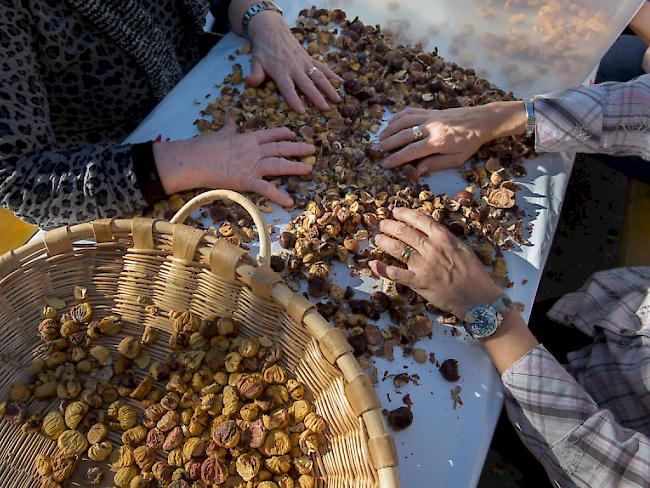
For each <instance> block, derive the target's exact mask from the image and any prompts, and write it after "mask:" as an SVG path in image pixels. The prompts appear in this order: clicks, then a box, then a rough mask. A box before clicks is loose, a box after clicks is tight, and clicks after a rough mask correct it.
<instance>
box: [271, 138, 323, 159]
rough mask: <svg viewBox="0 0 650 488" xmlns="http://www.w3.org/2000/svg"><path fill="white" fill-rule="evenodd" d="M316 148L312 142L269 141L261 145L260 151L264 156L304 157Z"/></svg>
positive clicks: (312, 152)
mask: <svg viewBox="0 0 650 488" xmlns="http://www.w3.org/2000/svg"><path fill="white" fill-rule="evenodd" d="M314 151H316V148H315V147H314V146H313V145H312V144H307V143H305V142H288V141H280V142H269V143H268V144H264V145H262V146H260V152H261V155H262V157H263V158H267V157H270V156H282V157H285V158H286V157H291V156H293V157H304V156H310V155H312V154H314Z"/></svg>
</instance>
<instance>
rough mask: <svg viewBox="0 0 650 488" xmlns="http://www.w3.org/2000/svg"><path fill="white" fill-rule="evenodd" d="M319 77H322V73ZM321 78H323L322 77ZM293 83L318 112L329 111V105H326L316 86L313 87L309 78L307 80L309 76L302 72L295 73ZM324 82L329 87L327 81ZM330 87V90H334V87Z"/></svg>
mask: <svg viewBox="0 0 650 488" xmlns="http://www.w3.org/2000/svg"><path fill="white" fill-rule="evenodd" d="M321 76H323V74H322V73H321ZM323 78H325V77H324V76H323ZM294 82H295V84H296V85H297V86H298V88H300V90H301V91H302V92H303V93H304V94H305V96H306V97H307V98H309V100H311V101H312V103H313V104H314V105H316V107H317V108H318V109H319V110H323V111H326V110H329V105H327V101H325V98H324V97H323V95H322V94H321V92H320V91H319V90H318V88H316V85H314V81H313V80H312V79H311V78H309V76H307V74H306V73H302V72H298V73H296V76H295V78H294ZM325 82H326V83H327V84H328V85H330V83H329V82H328V81H327V79H325ZM330 87H331V88H332V90H334V87H332V85H330Z"/></svg>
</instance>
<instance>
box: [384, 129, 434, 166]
mask: <svg viewBox="0 0 650 488" xmlns="http://www.w3.org/2000/svg"><path fill="white" fill-rule="evenodd" d="M409 132H410V130H409ZM411 137H412V136H411ZM382 147H383V145H382ZM436 149H437V148H436V147H435V146H432V145H431V144H430V143H429V141H427V140H421V141H418V142H413V143H411V144H409V145H407V146H406V147H404V148H403V149H400V150H399V151H397V152H396V153H393V154H391V155H390V156H388V157H387V158H386V159H384V160H383V161H382V163H381V165H382V166H383V167H384V168H396V167H398V166H401V165H403V164H405V163H408V162H410V161H415V160H416V159H420V158H423V157H425V156H429V155H430V154H431V153H434V152H436Z"/></svg>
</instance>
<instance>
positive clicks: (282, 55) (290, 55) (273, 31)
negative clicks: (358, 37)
mask: <svg viewBox="0 0 650 488" xmlns="http://www.w3.org/2000/svg"><path fill="white" fill-rule="evenodd" d="M248 32H249V34H250V36H251V39H252V42H253V57H252V60H251V75H250V76H248V77H247V78H246V80H245V81H246V84H248V85H250V86H259V85H260V84H261V83H262V82H264V79H265V78H266V76H269V77H271V78H273V80H275V83H276V84H277V85H278V89H279V90H280V93H282V95H284V98H285V99H286V100H287V103H288V104H289V105H290V106H291V108H293V109H294V110H295V111H296V112H299V113H303V112H304V111H305V107H304V106H303V104H302V101H301V100H300V97H299V96H298V93H297V92H296V89H299V90H300V91H302V92H303V93H304V94H305V96H306V97H307V98H308V99H309V100H311V101H312V102H313V104H314V105H316V107H318V108H319V109H320V110H323V111H325V110H328V109H329V106H328V105H327V101H326V100H325V97H327V98H329V99H330V100H331V101H333V102H336V103H338V102H340V101H341V97H340V96H339V94H338V93H337V92H336V89H335V88H334V87H333V86H332V83H330V81H329V80H333V79H336V80H339V81H341V82H342V81H343V80H342V79H341V77H339V76H338V75H337V74H336V73H334V71H332V70H331V69H330V68H329V67H328V66H327V65H326V64H325V63H321V62H320V61H316V60H315V59H313V58H312V57H311V56H310V55H309V54H308V53H307V51H305V49H304V48H303V47H302V46H301V45H300V44H299V43H298V41H297V40H296V38H295V37H293V34H291V31H290V30H289V27H288V26H287V24H286V23H285V21H284V19H283V18H282V16H280V15H279V14H278V13H277V12H270V11H267V12H261V13H259V14H257V15H256V16H255V17H253V19H252V20H251V23H250V27H249V31H248Z"/></svg>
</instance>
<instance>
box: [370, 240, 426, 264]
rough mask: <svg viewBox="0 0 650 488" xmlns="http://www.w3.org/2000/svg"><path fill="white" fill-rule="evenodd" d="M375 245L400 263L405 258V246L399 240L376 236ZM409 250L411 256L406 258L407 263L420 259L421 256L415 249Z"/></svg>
mask: <svg viewBox="0 0 650 488" xmlns="http://www.w3.org/2000/svg"><path fill="white" fill-rule="evenodd" d="M375 244H377V246H379V247H380V248H381V249H383V250H384V251H386V252H387V253H388V254H390V255H391V256H393V257H394V258H395V259H399V260H400V261H401V260H403V259H404V257H405V256H404V251H405V250H406V247H407V245H406V244H405V243H404V242H402V241H401V240H399V239H394V238H392V237H390V236H387V235H386V234H377V235H376V236H375ZM411 249H412V251H411V255H410V256H408V259H407V261H408V263H413V261H416V260H417V259H419V258H421V254H420V253H419V252H418V251H417V249H413V248H411ZM408 263H407V264H408Z"/></svg>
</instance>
